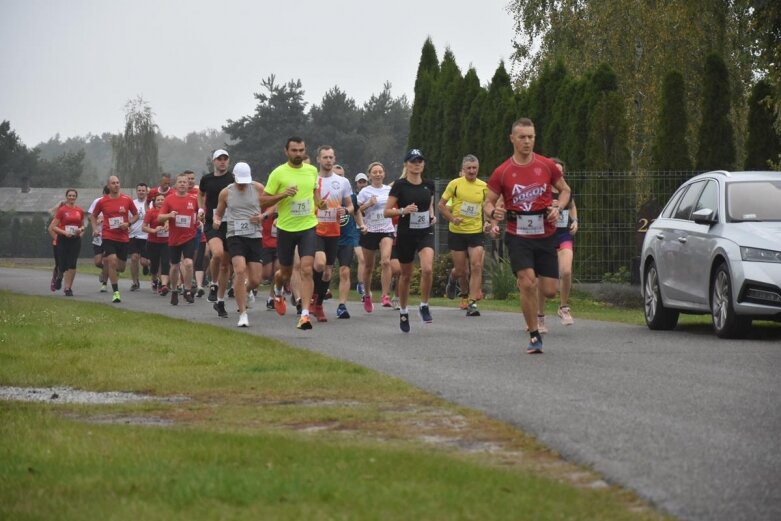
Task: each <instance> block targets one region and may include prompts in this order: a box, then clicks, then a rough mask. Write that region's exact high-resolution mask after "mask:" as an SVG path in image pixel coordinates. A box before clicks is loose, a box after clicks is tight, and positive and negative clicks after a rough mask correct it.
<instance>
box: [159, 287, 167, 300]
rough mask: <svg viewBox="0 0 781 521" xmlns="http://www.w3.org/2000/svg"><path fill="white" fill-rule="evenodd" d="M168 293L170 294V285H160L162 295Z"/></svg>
mask: <svg viewBox="0 0 781 521" xmlns="http://www.w3.org/2000/svg"><path fill="white" fill-rule="evenodd" d="M166 295H168V286H166V285H165V284H163V285H162V286H160V296H161V297H165V296H166Z"/></svg>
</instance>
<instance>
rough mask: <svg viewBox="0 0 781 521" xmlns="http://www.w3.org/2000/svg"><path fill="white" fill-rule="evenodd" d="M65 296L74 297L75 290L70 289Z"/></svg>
mask: <svg viewBox="0 0 781 521" xmlns="http://www.w3.org/2000/svg"><path fill="white" fill-rule="evenodd" d="M65 296H66V297H72V296H73V290H72V289H70V288H68V289H66V290H65Z"/></svg>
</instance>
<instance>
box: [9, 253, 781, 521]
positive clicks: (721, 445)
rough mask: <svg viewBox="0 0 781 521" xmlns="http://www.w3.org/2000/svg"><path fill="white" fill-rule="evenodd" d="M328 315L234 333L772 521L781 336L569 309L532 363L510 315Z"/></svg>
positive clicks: (707, 513) (19, 287) (665, 497)
mask: <svg viewBox="0 0 781 521" xmlns="http://www.w3.org/2000/svg"><path fill="white" fill-rule="evenodd" d="M121 284H122V285H121V287H120V290H121V291H122V298H123V302H122V303H121V304H114V305H115V306H118V307H122V308H124V309H131V310H137V311H146V312H153V313H162V314H166V315H170V316H173V317H178V318H183V319H188V320H193V321H200V322H205V323H209V324H213V325H219V326H224V327H234V328H235V327H236V321H237V319H238V316H237V313H235V307H234V304H233V302H230V303H229V305H228V311H229V313H230V317H229V318H228V319H219V318H218V317H217V316H216V313H215V312H214V311H213V310H212V309H211V304H210V303H208V302H207V301H206V299H205V297H204V298H203V299H198V300H196V304H194V305H186V304H184V305H183V304H180V305H179V306H177V307H173V306H170V305H169V304H168V299H164V298H161V297H158V296H155V295H153V294H152V292H151V291H150V290H149V289H148V288H149V284H148V283H144V289H143V290H142V291H140V292H134V293H131V292H130V291H129V289H128V282H127V281H122V282H121ZM48 286H49V275H48V274H47V273H46V272H44V271H40V270H38V271H36V270H17V269H1V268H0V289H8V290H12V291H16V292H20V293H27V294H34V295H52V294H51V293H50V291H49V288H48ZM97 289H98V288H97V282H96V277H94V276H90V277H86V276H79V277H77V279H76V282H75V285H74V291H75V293H76V297H74V298H75V299H76V300H84V301H97V302H105V303H106V305H107V306H110V305H112V304H111V302H110V300H111V294H110V293H99V292H98V291H97ZM52 298H65V297H63V296H62V294H61V293H59V294H57V295H56V296H53V297H52ZM413 301H414V302H417V300H413ZM335 306H336V304H335V303H333V300H332V301H328V302H326V313H327V315H328V316H329V321H328V322H327V323H323V324H318V323H315V324H314V329H313V330H312V331H308V332H302V331H298V330H297V329H295V322H296V317H295V313H294V312H292V313H291V312H290V311H288V314H287V315H286V316H285V317H279V316H277V315H276V313H274V312H270V311H267V310H266V309H265V304H264V303H261V302H258V303H257V304H256V306H255V307H254V308H253V309H251V310H250V313H249V318H250V327H249V328H248V329H246V330H244V331H246V332H247V334H254V335H267V336H270V337H274V338H278V339H280V340H283V341H285V342H288V343H290V344H292V345H295V346H300V347H303V348H306V349H309V350H311V351H315V352H318V353H324V354H327V355H331V356H334V357H337V358H340V359H344V360H350V361H352V362H356V363H358V364H361V365H363V366H366V367H370V368H373V369H376V370H378V371H381V372H383V373H386V374H389V375H393V376H396V377H399V378H401V379H403V380H405V381H407V382H409V383H411V384H413V385H416V386H418V387H420V388H423V389H426V390H428V391H430V392H432V393H434V394H436V395H438V396H441V397H443V398H445V399H447V400H449V401H452V402H456V403H459V404H462V405H465V406H468V407H472V408H474V409H478V410H481V411H483V412H485V413H487V414H489V415H490V416H493V417H495V418H499V419H501V420H504V421H507V422H509V423H511V424H514V425H516V426H518V427H520V428H522V429H523V430H525V431H526V432H529V433H531V434H533V435H535V436H536V437H537V438H538V439H540V440H541V441H542V442H544V443H545V444H547V445H548V446H549V447H551V448H553V449H555V450H557V451H559V452H560V453H561V454H562V455H564V457H566V458H567V459H570V460H573V461H576V462H579V463H582V464H586V465H588V466H589V467H591V468H593V469H595V470H596V471H598V472H600V473H601V474H602V475H603V476H604V477H605V479H606V480H607V481H609V482H613V483H617V484H620V485H622V486H624V487H627V488H630V489H632V490H634V491H636V492H637V493H638V494H639V495H640V496H642V497H645V498H647V499H648V500H650V501H651V502H652V503H653V504H654V505H656V506H657V507H658V508H660V509H661V510H663V511H665V512H667V513H669V514H672V515H674V516H676V517H679V518H681V519H691V520H703V521H704V520H716V521H720V520H724V521H736V520H752V521H753V520H776V521H777V520H779V519H781V405H780V403H779V395H780V394H781V393H779V391H781V375H780V374H779V373H780V372H781V330H778V329H773V330H770V329H766V330H765V331H764V332H763V334H762V335H759V337H760V338H755V339H752V340H742V341H725V340H718V339H717V338H716V337H715V336H714V335H713V334H712V333H710V331H709V330H707V329H706V328H701V327H699V328H690V329H686V330H677V331H674V332H652V331H649V330H648V329H646V328H645V327H639V326H627V325H620V324H612V323H606V322H595V321H588V320H578V319H577V310H573V313H574V314H575V318H576V323H575V325H574V326H571V327H564V326H561V325H559V323H558V322H557V321H555V322H553V323H552V324H551V326H550V329H551V332H550V333H549V334H548V335H546V336H545V339H544V342H545V354H544V355H542V356H529V355H526V354H524V353H523V349H524V348H525V344H526V342H527V337H526V335H525V333H523V331H522V325H523V319H522V318H521V316H520V314H519V313H500V312H483V316H482V317H479V318H471V317H470V318H467V317H465V316H463V312H461V311H459V310H457V309H451V308H432V314H433V315H434V323H433V324H429V325H425V324H423V323H421V322H420V321H418V320H415V319H413V320H411V323H412V332H411V333H410V334H406V335H405V334H403V333H401V332H400V331H399V329H398V313H397V312H395V311H393V310H391V309H383V308H377V309H375V312H374V313H372V314H371V315H369V314H366V313H364V311H363V310H362V308H361V307H360V303H352V304H351V305H350V311H351V313H352V318H351V319H350V320H337V319H336V318H335ZM549 322H550V320H549Z"/></svg>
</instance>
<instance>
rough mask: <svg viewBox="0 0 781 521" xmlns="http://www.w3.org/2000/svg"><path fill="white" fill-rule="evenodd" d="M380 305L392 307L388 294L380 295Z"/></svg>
mask: <svg viewBox="0 0 781 521" xmlns="http://www.w3.org/2000/svg"><path fill="white" fill-rule="evenodd" d="M382 307H384V308H390V307H393V304H391V301H390V298H388V295H383V296H382Z"/></svg>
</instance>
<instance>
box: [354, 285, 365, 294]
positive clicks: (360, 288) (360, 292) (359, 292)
mask: <svg viewBox="0 0 781 521" xmlns="http://www.w3.org/2000/svg"><path fill="white" fill-rule="evenodd" d="M355 291H357V292H358V294H359V295H360V296H363V294H364V293H366V288H364V287H363V282H359V283H358V284H356V286H355Z"/></svg>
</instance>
